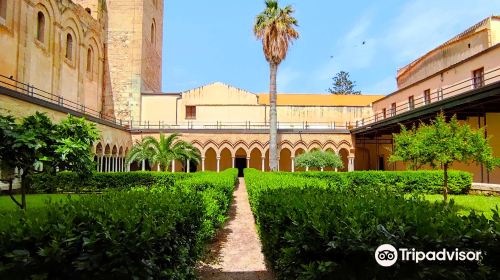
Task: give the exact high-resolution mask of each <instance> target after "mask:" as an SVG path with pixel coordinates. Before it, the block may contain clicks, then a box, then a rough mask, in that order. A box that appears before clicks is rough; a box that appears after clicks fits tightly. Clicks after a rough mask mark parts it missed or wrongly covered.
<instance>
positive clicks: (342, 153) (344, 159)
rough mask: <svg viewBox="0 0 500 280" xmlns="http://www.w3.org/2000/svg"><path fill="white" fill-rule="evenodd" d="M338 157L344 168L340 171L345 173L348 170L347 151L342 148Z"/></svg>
mask: <svg viewBox="0 0 500 280" xmlns="http://www.w3.org/2000/svg"><path fill="white" fill-rule="evenodd" d="M339 156H340V159H342V163H343V164H344V167H342V168H341V169H340V171H342V172H345V171H347V170H348V164H349V162H348V159H347V157H348V156H349V151H348V150H347V149H344V148H342V149H340V151H339Z"/></svg>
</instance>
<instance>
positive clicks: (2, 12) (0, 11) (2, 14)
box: [0, 0, 7, 24]
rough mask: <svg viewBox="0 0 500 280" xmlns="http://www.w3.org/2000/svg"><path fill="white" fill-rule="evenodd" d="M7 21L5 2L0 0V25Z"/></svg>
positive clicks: (5, 0)
mask: <svg viewBox="0 0 500 280" xmlns="http://www.w3.org/2000/svg"><path fill="white" fill-rule="evenodd" d="M6 20H7V0H0V23H3V24H5V21H6Z"/></svg>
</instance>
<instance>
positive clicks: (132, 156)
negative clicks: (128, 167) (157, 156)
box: [126, 137, 153, 171]
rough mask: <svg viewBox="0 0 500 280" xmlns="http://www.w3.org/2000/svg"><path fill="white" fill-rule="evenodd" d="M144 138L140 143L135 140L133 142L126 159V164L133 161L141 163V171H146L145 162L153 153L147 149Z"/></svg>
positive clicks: (147, 145) (149, 148)
mask: <svg viewBox="0 0 500 280" xmlns="http://www.w3.org/2000/svg"><path fill="white" fill-rule="evenodd" d="M146 138H147V137H146ZM146 138H142V140H141V141H140V142H139V141H137V140H136V141H135V145H134V146H133V147H132V149H131V150H130V152H129V153H128V155H127V159H126V162H127V164H130V163H132V162H134V161H139V162H142V171H144V170H146V160H149V158H150V157H151V154H152V152H153V151H152V150H151V147H149V144H148V143H146Z"/></svg>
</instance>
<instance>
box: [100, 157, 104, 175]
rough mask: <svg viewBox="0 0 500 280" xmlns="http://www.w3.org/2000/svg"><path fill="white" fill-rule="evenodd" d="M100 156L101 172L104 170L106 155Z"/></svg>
mask: <svg viewBox="0 0 500 280" xmlns="http://www.w3.org/2000/svg"><path fill="white" fill-rule="evenodd" d="M100 158H101V160H100V161H99V172H103V171H104V156H101V157H100Z"/></svg>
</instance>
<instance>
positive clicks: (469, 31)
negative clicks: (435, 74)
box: [397, 15, 500, 77]
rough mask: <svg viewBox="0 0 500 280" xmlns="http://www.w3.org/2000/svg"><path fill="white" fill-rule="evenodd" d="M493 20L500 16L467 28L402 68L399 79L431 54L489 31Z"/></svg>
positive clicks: (498, 17)
mask: <svg viewBox="0 0 500 280" xmlns="http://www.w3.org/2000/svg"><path fill="white" fill-rule="evenodd" d="M492 20H500V16H498V15H493V16H490V17H487V18H485V19H483V20H481V21H480V22H478V23H476V24H474V25H473V26H471V27H469V28H467V29H466V30H465V31H463V32H461V33H460V34H458V35H456V36H454V37H453V38H451V39H449V40H448V41H446V42H444V43H443V44H441V45H439V46H437V47H435V48H434V49H432V50H430V51H429V52H427V53H426V54H424V55H423V56H421V57H419V58H417V59H415V60H414V61H412V62H410V63H409V64H407V65H405V66H403V67H401V68H400V69H398V71H397V77H400V76H402V75H403V74H405V73H406V72H408V71H409V70H410V69H413V68H414V67H415V66H416V65H417V64H419V63H420V62H422V61H423V60H425V59H426V58H427V57H429V56H430V55H431V54H433V53H435V52H436V51H438V50H441V49H443V48H444V47H446V46H449V45H452V44H454V43H456V42H459V41H461V40H463V39H466V38H469V37H470V36H472V35H474V34H476V33H478V32H481V31H484V30H485V29H488V28H489V26H490V23H491V21H492Z"/></svg>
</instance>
